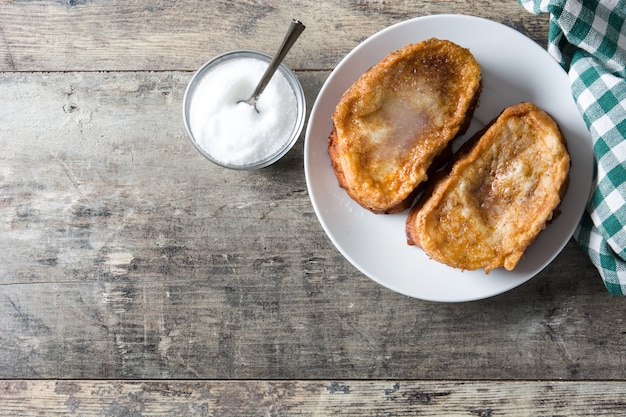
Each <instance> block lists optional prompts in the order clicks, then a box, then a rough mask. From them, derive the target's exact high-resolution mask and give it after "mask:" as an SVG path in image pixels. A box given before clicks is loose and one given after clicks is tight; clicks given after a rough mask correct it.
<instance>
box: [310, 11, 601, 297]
mask: <svg viewBox="0 0 626 417" xmlns="http://www.w3.org/2000/svg"><path fill="white" fill-rule="evenodd" d="M431 37H436V38H440V39H448V40H451V41H453V42H455V43H457V44H459V45H461V46H463V47H466V48H469V49H470V51H471V52H472V53H473V54H474V56H475V57H476V59H477V60H478V62H479V63H480V65H481V68H482V75H483V83H484V86H483V92H482V94H481V97H480V105H479V107H478V108H477V109H476V112H475V113H474V118H473V120H472V125H471V126H470V129H469V130H468V132H467V135H466V136H470V135H471V134H473V133H474V132H476V131H477V130H478V129H480V128H481V127H483V126H484V125H485V123H487V122H488V121H490V120H491V119H492V118H494V117H495V116H497V115H498V114H499V113H500V112H501V111H502V109H504V108H505V107H507V106H509V105H512V104H516V103H519V102H521V101H531V102H534V103H535V104H537V105H538V106H540V107H542V108H543V109H544V110H546V111H547V112H548V113H550V114H551V115H552V116H553V117H554V119H555V120H556V121H557V123H558V124H559V125H560V127H561V129H562V131H563V134H564V136H565V138H566V139H567V143H568V148H569V151H570V154H571V159H572V167H571V172H570V186H569V189H568V192H567V194H566V196H565V198H564V200H563V202H562V203H561V210H562V212H561V214H560V216H558V217H557V218H556V220H555V221H553V222H552V223H551V224H549V225H548V227H547V229H546V230H544V231H543V232H542V233H541V234H540V235H539V237H538V238H537V240H536V241H535V242H534V243H533V244H532V246H531V247H530V248H529V249H528V250H527V251H526V254H525V255H524V257H523V258H522V259H521V261H520V263H519V264H518V266H517V267H516V269H515V270H514V271H506V270H504V269H503V268H499V269H496V270H494V271H492V272H491V273H489V274H488V275H486V274H485V272H484V271H483V270H478V271H461V270H458V269H454V268H450V267H448V266H445V265H442V264H440V263H438V262H435V261H433V260H430V259H429V258H428V257H427V256H426V255H425V253H424V252H423V251H421V250H420V249H418V248H416V247H412V246H408V245H407V244H406V238H405V231H404V222H405V218H406V215H407V212H403V213H399V214H393V215H375V214H372V213H370V212H368V211H366V210H365V209H363V208H361V207H360V206H359V205H358V204H357V203H355V202H354V201H352V200H351V199H350V198H349V197H348V195H347V194H346V193H345V191H344V190H343V189H341V188H339V186H338V184H337V179H336V177H335V174H334V172H333V170H332V168H331V165H330V159H329V157H328V153H327V138H328V135H329V133H330V131H331V128H332V121H331V114H332V113H333V111H334V109H335V106H336V105H337V102H338V101H339V99H340V97H341V95H342V94H343V92H344V91H345V90H346V89H347V88H348V87H349V86H350V85H351V84H352V83H353V82H354V81H355V80H356V79H357V78H358V77H359V76H360V75H361V74H363V73H364V72H365V71H366V70H367V69H368V68H369V67H371V66H372V65H374V64H375V63H376V62H378V61H379V60H380V59H381V58H382V57H383V56H384V55H386V54H387V53H388V52H391V51H393V50H396V49H399V48H401V47H403V46H404V45H406V44H409V43H413V42H418V41H421V40H424V39H428V38H431ZM304 152H305V155H304V167H305V174H306V181H307V187H308V191H309V195H310V198H311V201H312V204H313V207H314V209H315V212H316V214H317V217H318V219H319V221H320V223H321V224H322V227H323V228H324V230H325V231H326V233H327V235H328V237H329V238H330V240H331V241H332V242H333V244H334V245H335V246H336V247H337V249H338V250H339V251H340V252H341V253H342V254H343V256H344V257H345V258H346V259H347V260H348V261H350V262H351V263H352V264H353V265H354V266H355V267H356V268H358V269H359V270H360V271H361V272H362V273H364V274H365V275H367V276H368V277H369V278H371V279H372V280H374V281H376V282H378V283H379V284H381V285H383V286H385V287H387V288H389V289H391V290H393V291H396V292H399V293H401V294H405V295H407V296H411V297H415V298H420V299H423V300H431V301H443V302H459V301H470V300H477V299H482V298H486V297H490V296H493V295H496V294H500V293H502V292H505V291H507V290H510V289H512V288H514V287H516V286H518V285H520V284H522V283H524V282H525V281H527V280H528V279H530V278H532V277H533V276H534V275H536V274H537V273H538V272H540V271H541V270H542V269H543V268H544V267H545V266H546V265H548V264H549V263H550V262H551V261H552V259H554V257H555V256H556V255H557V254H558V253H559V252H560V251H561V250H562V249H563V247H564V246H565V245H566V244H567V242H568V241H569V239H570V238H571V236H572V234H573V232H574V230H575V228H576V226H577V224H578V222H579V219H580V217H581V215H582V213H583V211H584V208H585V204H586V202H587V198H588V196H589V193H590V189H591V182H592V178H593V169H594V159H593V151H592V145H591V139H590V137H589V133H588V131H587V128H586V126H585V124H584V122H583V119H582V117H581V115H580V113H579V111H578V110H577V108H576V106H575V104H574V101H573V99H572V97H571V92H570V87H569V82H568V77H567V74H566V73H565V72H564V71H563V69H562V68H561V67H560V66H559V65H558V64H557V62H556V61H555V60H554V59H553V58H552V57H551V56H550V55H549V54H548V53H547V52H546V51H545V49H543V48H541V47H540V46H539V45H537V44H536V43H535V42H534V41H532V40H531V39H529V38H527V37H525V36H524V35H522V34H521V33H519V32H517V31H515V30H513V29H511V28H509V27H507V26H504V25H501V24H499V23H496V22H492V21H489V20H485V19H481V18H476V17H471V16H463V15H434V16H428V17H421V18H416V19H412V20H408V21H405V22H402V23H398V24H396V25H393V26H391V27H388V28H386V29H384V30H382V31H381V32H379V33H377V34H375V35H374V36H372V37H371V38H369V39H367V40H365V41H364V42H363V43H361V44H360V45H359V46H357V47H356V48H355V49H354V50H353V51H352V52H350V53H349V54H348V55H347V56H346V57H345V58H344V59H343V60H342V61H341V62H340V63H339V64H338V65H337V67H336V68H335V70H334V71H333V72H332V73H331V75H330V76H329V78H328V80H327V81H326V83H325V84H324V86H323V87H322V89H321V91H320V93H319V96H318V98H317V100H316V102H315V104H314V106H313V109H312V112H311V115H310V117H309V124H308V127H307V132H306V139H305V151H304Z"/></svg>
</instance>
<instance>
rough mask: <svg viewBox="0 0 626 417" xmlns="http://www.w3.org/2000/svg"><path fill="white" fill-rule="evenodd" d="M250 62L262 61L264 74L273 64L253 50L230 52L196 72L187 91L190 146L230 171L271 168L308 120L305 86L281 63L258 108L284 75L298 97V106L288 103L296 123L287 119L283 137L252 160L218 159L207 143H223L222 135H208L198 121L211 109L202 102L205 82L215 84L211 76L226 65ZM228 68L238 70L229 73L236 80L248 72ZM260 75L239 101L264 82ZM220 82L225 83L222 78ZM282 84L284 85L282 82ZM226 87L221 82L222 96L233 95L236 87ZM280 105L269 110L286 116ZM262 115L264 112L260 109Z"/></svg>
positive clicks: (185, 114) (185, 111)
mask: <svg viewBox="0 0 626 417" xmlns="http://www.w3.org/2000/svg"><path fill="white" fill-rule="evenodd" d="M250 59H254V60H259V61H262V62H263V71H264V69H265V68H266V67H267V65H269V63H270V62H271V60H272V57H271V56H270V55H267V54H265V53H262V52H257V51H250V50H237V51H231V52H227V53H224V54H222V55H219V56H216V57H215V58H213V59H211V60H209V61H208V62H206V63H205V64H204V65H202V66H201V67H200V68H199V69H198V70H197V71H196V72H195V73H194V75H193V77H192V78H191V80H190V81H189V84H188V85H187V89H186V90H185V95H184V98H183V121H184V126H185V131H186V134H187V137H188V138H189V140H190V141H191V143H192V144H193V145H194V146H195V148H196V149H197V150H198V151H199V152H200V153H201V154H202V155H203V156H204V157H205V158H207V159H208V160H209V161H211V162H213V163H215V164H216V165H219V166H221V167H224V168H228V169H234V170H255V169H260V168H263V167H266V166H268V165H271V164H273V163H275V162H276V161H278V160H279V159H280V158H282V157H283V156H284V155H285V154H286V153H287V152H288V151H289V150H290V149H291V148H292V147H293V145H294V144H295V143H296V142H297V140H298V138H299V136H300V133H301V132H302V129H303V127H304V121H305V117H306V102H305V98H304V92H303V91H302V86H301V85H300V82H299V81H298V79H297V78H296V76H295V74H294V73H293V72H292V71H291V70H290V69H289V68H288V67H287V66H286V65H284V64H281V65H280V66H279V68H278V70H277V71H276V73H275V74H274V76H273V77H272V80H270V83H269V85H268V87H267V88H266V90H265V91H264V92H263V93H262V94H261V96H260V98H259V108H260V104H261V101H262V100H263V95H264V94H266V92H268V90H269V89H270V87H271V85H272V83H273V82H275V80H274V79H275V78H277V77H279V74H282V76H283V77H284V79H286V81H287V84H288V86H289V88H290V89H291V92H292V93H293V95H294V97H295V104H293V103H294V100H292V97H288V101H289V102H291V103H292V104H291V105H295V107H296V108H295V118H294V119H295V120H288V122H289V123H288V124H287V125H284V126H282V127H281V129H280V130H281V131H283V134H282V135H279V136H280V137H276V138H274V137H272V138H271V139H272V141H275V142H273V143H272V147H271V148H270V149H267V150H265V149H263V150H260V151H258V152H257V153H258V154H257V155H255V156H254V157H253V158H251V159H249V160H243V161H238V160H237V161H234V162H233V160H232V159H231V160H229V158H224V157H223V156H217V154H218V152H216V151H213V150H211V149H208V148H210V146H207V141H213V140H219V141H221V142H224V141H225V139H224V137H222V136H220V135H216V134H208V133H207V132H206V130H204V129H201V128H199V127H198V126H199V124H198V123H204V122H205V121H204V120H202V121H201V122H199V118H200V116H198V113H200V114H202V113H203V112H204V111H203V106H204V107H206V108H211V107H208V106H206V101H203V100H206V97H207V94H206V92H203V89H204V90H206V89H207V85H208V84H206V83H211V82H215V79H214V80H212V81H211V77H212V76H213V77H218V75H214V74H218V73H217V72H215V73H214V71H215V70H216V69H217V68H219V67H220V66H222V65H225V64H227V63H229V65H236V64H233V63H234V62H235V63H236V62H237V61H241V63H242V65H246V63H248V65H249V64H250V63H251V61H250ZM255 65H256V64H255ZM228 68H229V69H230V68H234V69H236V71H230V72H231V73H232V74H233V75H232V76H233V77H237V74H238V73H241V74H245V73H246V72H247V69H246V68H243V67H231V66H229V67H228ZM221 71H222V73H223V72H226V71H227V70H226V69H225V68H222V69H221ZM243 76H244V77H249V76H248V75H243ZM261 76H262V73H261V74H260V75H259V76H258V79H256V78H255V79H254V81H253V85H251V88H250V91H249V92H247V93H245V94H247V96H243V97H239V98H238V100H246V99H247V98H248V96H249V94H251V92H252V90H254V87H255V86H256V83H258V81H259V80H260V79H261ZM279 79H280V78H279ZM220 81H222V80H221V79H220ZM245 81H246V82H250V80H245ZM276 82H279V81H278V80H276ZM280 82H282V83H283V84H284V82H283V81H282V80H281V81H280ZM226 84H228V83H222V82H220V83H219V86H218V89H219V90H220V91H219V94H231V92H228V91H229V90H228V89H231V88H233V87H232V86H231V85H226ZM226 92H228V93H226ZM245 94H244V95H245ZM268 94H269V93H268ZM281 97H282V96H281ZM268 100H269V99H268ZM272 100H276V98H275V97H273V98H272ZM279 104H280V106H277V107H278V108H276V109H270V110H271V111H275V112H279V113H280V114H283V113H285V110H289V109H285V108H284V106H283V103H282V102H281V103H279ZM215 105H218V107H219V103H217V104H216V103H214V104H211V106H215ZM242 105H243V104H242ZM219 111H221V110H218V111H217V112H215V113H219ZM264 111H266V110H264ZM207 112H208V113H209V114H207V118H208V117H210V116H211V111H210V110H207ZM259 112H261V111H260V110H259ZM277 117H278V116H277ZM202 119H204V118H202ZM291 122H293V125H292V126H291V127H290V125H291ZM237 124H239V123H237V122H234V126H233V129H236V128H238V127H239V126H236V125H237ZM226 130H228V129H226ZM218 136H219V138H218ZM228 140H231V139H228ZM253 146H256V145H255V144H253Z"/></svg>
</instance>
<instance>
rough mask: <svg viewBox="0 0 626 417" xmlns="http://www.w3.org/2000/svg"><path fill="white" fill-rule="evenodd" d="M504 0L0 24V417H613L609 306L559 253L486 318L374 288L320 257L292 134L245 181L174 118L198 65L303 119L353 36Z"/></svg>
mask: <svg viewBox="0 0 626 417" xmlns="http://www.w3.org/2000/svg"><path fill="white" fill-rule="evenodd" d="M437 13H463V14H471V15H476V16H481V17H486V18H489V19H493V20H496V21H499V22H503V23H504V24H506V25H509V26H511V27H513V28H515V29H517V30H519V31H521V32H522V33H524V34H526V35H528V36H529V37H530V38H532V39H533V40H535V41H536V42H538V43H539V44H541V45H543V46H545V44H546V42H547V33H548V32H547V31H548V17H547V16H534V15H532V14H530V13H528V12H526V11H524V10H523V9H522V8H521V6H519V5H518V4H517V3H516V2H515V1H514V0H476V1H470V2H465V1H428V2H415V1H341V2H330V1H317V0H302V1H297V2H281V1H277V0H267V1H262V2H250V1H243V0H240V1H227V0H222V1H206V2H202V1H178V2H175V1H147V0H142V1H132V2H128V1H119V0H110V1H86V0H63V1H60V0H57V1H51V0H41V1H28V2H26V1H6V0H5V1H2V2H0V110H1V113H0V144H1V145H2V146H1V149H2V150H1V152H0V249H1V250H0V320H1V325H0V326H1V329H2V330H1V332H0V378H2V380H1V381H0V414H2V415H7V416H8V415H11V416H15V415H106V416H142V415H146V416H147V415H164V416H165V415H178V416H270V415H271V416H300V415H302V416H312V415H315V416H328V415H347V416H362V415H369V416H375V415H376V416H383V415H384V416H401V415H417V414H419V415H468V416H503V415H510V416H520V415H533V416H544V415H568V416H574V415H580V416H588V415H626V399H625V398H626V397H625V396H626V368H625V365H624V364H625V363H626V326H625V325H624V322H623V320H624V318H625V317H626V303H625V299H624V298H620V297H613V296H610V295H608V294H607V292H606V290H605V289H604V286H603V284H602V282H601V279H600V276H599V275H598V273H597V271H596V270H595V268H594V267H593V266H592V265H591V263H590V261H589V260H588V258H587V257H586V255H585V254H584V253H583V251H582V250H581V249H580V248H579V247H578V246H577V244H576V243H575V242H573V241H572V242H570V243H569V244H568V245H567V247H566V248H565V249H564V251H563V252H562V253H561V254H560V255H559V256H558V257H557V258H556V260H555V261H554V262H553V263H552V264H551V265H549V266H548V267H547V268H546V269H545V270H544V271H543V272H541V273H540V274H539V275H538V276H537V277H535V278H533V279H532V280H530V281H528V282H527V283H526V284H524V285H522V286H521V287H519V288H516V289H514V290H512V291H510V292H507V293H505V294H502V295H500V296H496V297H492V298H489V299H485V300H482V301H476V302H469V303H459V304H442V303H433V302H427V301H421V300H417V299H413V298H409V297H406V296H403V295H399V294H397V293H394V292H392V291H390V290H387V289H386V288H383V287H381V286H380V285H378V284H376V283H375V282H373V281H372V280H370V279H368V278H367V277H366V276H364V275H363V274H361V273H360V272H359V271H357V270H356V269H355V268H354V267H353V266H352V265H351V264H350V263H349V262H348V261H346V260H345V259H344V258H343V257H342V256H341V255H340V253H339V252H338V251H337V249H335V247H334V246H333V245H332V243H331V242H330V240H329V239H328V237H327V236H326V234H325V233H324V231H323V229H322V227H321V226H320V224H319V222H318V220H317V218H316V216H315V213H314V211H313V208H312V206H311V203H310V200H309V196H308V194H307V188H306V182H305V176H304V170H303V152H304V146H303V143H304V135H303V136H302V138H301V139H300V140H299V142H298V143H297V144H296V146H295V147H294V149H293V150H292V151H291V152H289V153H288V154H287V156H286V157H285V158H284V159H282V160H281V161H280V162H278V163H276V164H275V165H273V166H271V167H269V168H266V169H263V170H260V171H255V172H233V171H227V170H224V169H220V168H218V167H216V166H213V165H212V164H210V163H209V162H207V161H206V160H205V159H204V158H203V157H202V156H201V155H199V154H198V152H197V151H196V150H195V149H194V148H193V147H192V146H191V145H190V143H189V141H188V140H187V139H186V137H185V135H184V132H183V129H182V120H181V101H182V96H183V93H184V89H185V87H186V84H187V82H188V81H189V79H190V78H191V76H192V74H193V72H194V70H196V69H197V68H198V67H199V66H200V65H201V64H202V63H203V62H205V61H206V60H208V59H209V58H211V57H212V56H214V55H217V54H219V53H222V52H225V51H228V50H232V49H239V48H245V49H257V50H261V51H264V52H267V53H273V52H274V51H275V49H276V48H277V45H278V43H279V41H280V39H282V36H283V34H284V32H285V30H286V27H287V25H288V22H289V21H290V19H291V18H298V19H301V20H302V21H303V22H305V24H306V25H307V30H306V31H305V33H304V35H303V36H302V37H301V39H300V40H299V41H298V43H297V45H296V47H295V48H294V49H293V50H292V51H291V52H290V54H289V55H288V57H287V60H286V63H287V65H289V66H290V67H291V68H293V69H294V70H295V71H296V73H297V76H298V78H299V79H300V81H301V83H302V85H303V87H304V90H305V93H306V98H307V101H308V105H309V109H310V106H311V105H312V104H313V102H314V101H315V98H316V96H317V94H318V91H319V90H320V88H321V86H322V84H323V83H324V81H325V80H326V78H327V77H328V75H329V73H330V71H331V70H332V68H333V67H334V66H335V65H336V64H337V63H338V62H339V60H340V59H341V58H342V57H343V56H345V54H347V53H348V52H349V51H350V50H351V49H352V48H354V47H355V46H356V45H357V44H359V43H360V42H361V41H363V40H364V39H365V38H366V37H368V36H370V35H372V34H374V33H375V32H377V31H378V30H381V29H383V28H385V27H387V26H389V25H391V24H394V23H397V22H400V21H403V20H406V19H410V18H413V17H417V16H424V15H429V14H437Z"/></svg>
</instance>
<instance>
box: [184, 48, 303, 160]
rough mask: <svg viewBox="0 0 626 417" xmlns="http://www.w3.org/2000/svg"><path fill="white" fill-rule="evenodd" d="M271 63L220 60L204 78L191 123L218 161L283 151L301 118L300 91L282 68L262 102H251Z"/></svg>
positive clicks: (259, 157) (191, 111)
mask: <svg viewBox="0 0 626 417" xmlns="http://www.w3.org/2000/svg"><path fill="white" fill-rule="evenodd" d="M267 66H268V63H267V62H265V61H262V60H260V59H255V58H238V59H232V60H229V61H226V62H224V63H222V64H219V65H218V66H217V67H215V68H214V69H213V70H211V71H210V72H208V73H207V74H206V75H205V76H204V77H203V79H201V80H200V82H199V84H198V85H197V87H196V90H195V92H194V93H193V97H192V100H191V105H190V108H189V126H190V129H191V132H192V134H193V136H194V138H195V140H196V142H197V143H198V145H199V146H200V147H202V148H203V149H204V150H205V151H206V152H207V153H208V154H209V155H211V156H212V157H213V159H215V160H216V161H217V162H220V163H223V164H227V165H249V164H253V163H256V162H259V161H262V160H264V159H266V158H268V157H270V156H272V155H275V154H276V153H277V152H279V151H280V150H281V149H282V148H283V146H284V144H285V143H286V142H287V141H288V140H289V139H290V137H291V133H292V131H293V130H294V126H295V124H296V121H297V102H296V96H295V94H294V92H293V89H292V88H291V86H290V84H289V82H288V81H287V79H286V78H285V76H284V75H283V74H282V73H281V72H280V71H277V72H276V73H275V74H274V76H273V77H272V79H271V80H270V82H269V84H268V85H267V87H266V88H265V91H264V92H263V93H262V94H261V96H260V97H259V101H258V103H257V109H258V113H257V112H256V111H255V109H254V108H253V107H252V106H250V105H248V104H246V103H237V102H238V101H240V100H246V99H248V97H249V96H250V95H251V94H252V91H253V90H254V88H255V87H256V85H257V83H258V82H259V80H260V79H261V77H262V76H263V73H264V72H265V69H266V68H267Z"/></svg>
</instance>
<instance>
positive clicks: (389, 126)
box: [328, 38, 482, 213]
mask: <svg viewBox="0 0 626 417" xmlns="http://www.w3.org/2000/svg"><path fill="white" fill-rule="evenodd" d="M481 88H482V83H481V72H480V66H479V64H478V62H476V60H475V59H474V57H473V56H472V54H471V53H470V51H469V50H468V49H465V48H462V47H461V46H459V45H456V44H455V43H453V42H450V41H447V40H439V39H434V38H433V39H428V40H425V41H422V42H419V43H415V44H410V45H407V46H405V47H403V48H401V49H399V50H396V51H394V52H391V53H390V54H388V55H387V56H385V57H384V58H383V59H382V60H381V61H379V62H378V63H377V64H376V65H374V66H373V67H372V68H370V69H369V70H368V71H367V72H365V73H364V74H363V75H362V76H361V77H360V78H359V79H358V80H357V81H355V82H354V83H353V84H352V86H351V87H350V88H349V89H348V90H347V91H346V92H345V93H344V94H343V96H342V97H341V100H340V101H339V103H338V105H337V107H336V109H335V112H334V113H333V116H332V119H333V130H332V132H331V134H330V136H329V138H328V152H329V156H330V159H331V163H332V166H333V169H334V171H335V174H336V176H337V179H338V182H339V185H340V186H341V187H343V188H344V189H345V190H346V192H347V193H348V195H349V196H350V197H351V198H352V199H354V200H355V201H356V202H358V203H359V204H360V205H361V206H363V207H365V208H367V209H369V210H371V211H372V212H374V213H393V212H398V211H402V210H405V209H408V208H409V207H410V206H411V204H412V203H413V200H414V196H415V190H416V188H417V187H418V186H419V185H420V183H422V182H424V181H425V180H426V179H427V177H428V170H429V168H430V167H431V165H432V163H433V161H434V160H435V159H436V157H437V156H438V155H440V154H441V153H442V152H443V151H444V150H445V149H446V148H447V147H448V146H449V144H450V141H451V140H452V139H453V138H455V137H456V136H458V135H460V134H462V133H464V131H465V130H466V129H467V127H468V126H469V123H470V121H471V118H472V112H473V110H474V108H475V107H476V106H477V104H478V97H479V95H480V91H481Z"/></svg>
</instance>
